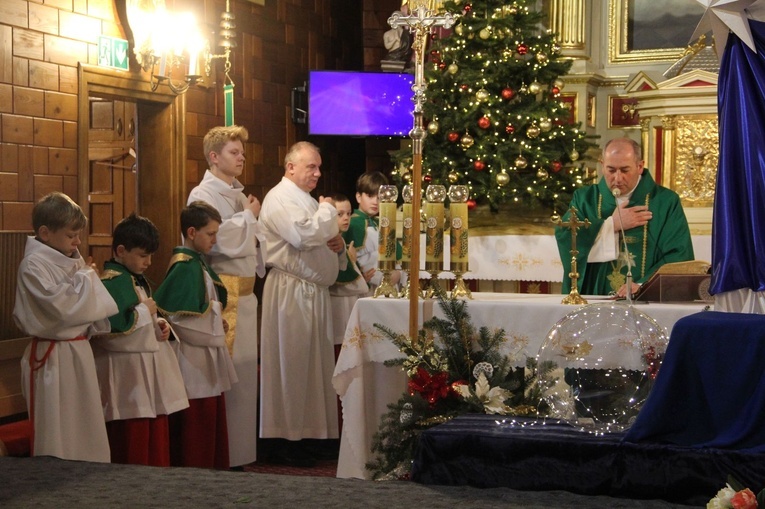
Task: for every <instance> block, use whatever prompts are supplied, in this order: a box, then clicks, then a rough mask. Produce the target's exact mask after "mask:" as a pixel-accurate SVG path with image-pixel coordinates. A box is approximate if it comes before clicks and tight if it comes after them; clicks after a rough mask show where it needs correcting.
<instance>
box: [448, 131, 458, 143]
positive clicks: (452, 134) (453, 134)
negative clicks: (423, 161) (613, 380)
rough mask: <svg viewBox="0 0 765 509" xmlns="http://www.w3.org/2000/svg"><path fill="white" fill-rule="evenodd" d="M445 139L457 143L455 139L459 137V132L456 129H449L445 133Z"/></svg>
mask: <svg viewBox="0 0 765 509" xmlns="http://www.w3.org/2000/svg"><path fill="white" fill-rule="evenodd" d="M446 139H447V140H449V141H451V142H452V143H457V140H459V139H460V133H458V132H457V131H449V134H447V135H446Z"/></svg>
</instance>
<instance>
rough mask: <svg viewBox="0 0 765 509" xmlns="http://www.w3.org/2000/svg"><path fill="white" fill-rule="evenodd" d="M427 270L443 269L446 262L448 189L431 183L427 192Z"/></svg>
mask: <svg viewBox="0 0 765 509" xmlns="http://www.w3.org/2000/svg"><path fill="white" fill-rule="evenodd" d="M425 196H426V198H427V200H428V201H427V203H426V204H425V220H426V227H427V228H426V230H425V270H427V271H433V270H442V269H443V262H444V199H445V198H446V189H445V188H444V186H441V185H435V184H434V185H430V186H428V189H427V191H426V192H425Z"/></svg>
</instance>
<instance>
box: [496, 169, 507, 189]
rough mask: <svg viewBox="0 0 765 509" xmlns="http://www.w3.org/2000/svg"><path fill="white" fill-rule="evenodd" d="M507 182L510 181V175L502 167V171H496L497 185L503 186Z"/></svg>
mask: <svg viewBox="0 0 765 509" xmlns="http://www.w3.org/2000/svg"><path fill="white" fill-rule="evenodd" d="M508 182H510V175H508V174H507V172H506V171H505V169H504V168H502V171H500V172H499V173H497V185H498V186H499V187H504V186H506V185H507V183H508Z"/></svg>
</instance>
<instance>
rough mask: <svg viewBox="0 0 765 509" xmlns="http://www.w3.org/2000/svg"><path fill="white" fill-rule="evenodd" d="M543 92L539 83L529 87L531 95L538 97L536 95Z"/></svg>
mask: <svg viewBox="0 0 765 509" xmlns="http://www.w3.org/2000/svg"><path fill="white" fill-rule="evenodd" d="M541 91H542V85H540V84H539V82H538V81H535V82H534V83H532V84H531V85H529V93H530V94H534V95H536V94H538V93H539V92H541Z"/></svg>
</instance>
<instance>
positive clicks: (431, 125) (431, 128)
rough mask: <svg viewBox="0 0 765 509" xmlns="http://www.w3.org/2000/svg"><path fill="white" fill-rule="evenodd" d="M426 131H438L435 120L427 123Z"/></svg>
mask: <svg viewBox="0 0 765 509" xmlns="http://www.w3.org/2000/svg"><path fill="white" fill-rule="evenodd" d="M428 132H429V133H430V134H436V133H437V132H438V122H436V121H435V120H431V121H430V122H429V123H428Z"/></svg>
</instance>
